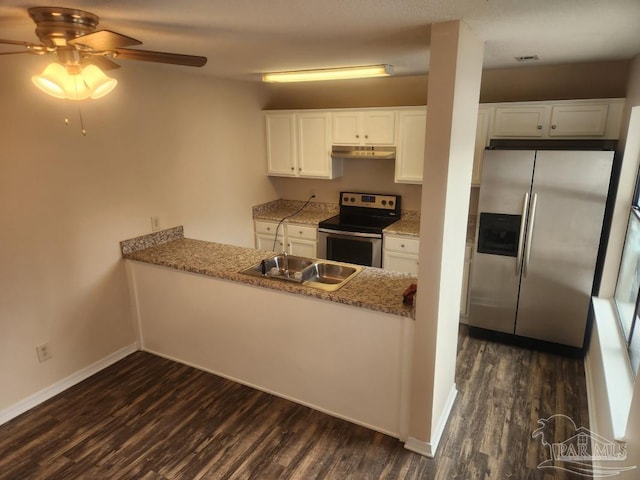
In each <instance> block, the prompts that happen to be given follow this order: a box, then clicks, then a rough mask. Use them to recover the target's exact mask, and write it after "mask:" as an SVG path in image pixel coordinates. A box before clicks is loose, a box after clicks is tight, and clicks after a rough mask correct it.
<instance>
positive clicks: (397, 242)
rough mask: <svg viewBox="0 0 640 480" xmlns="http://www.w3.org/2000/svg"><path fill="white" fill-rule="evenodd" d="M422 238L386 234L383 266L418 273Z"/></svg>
mask: <svg viewBox="0 0 640 480" xmlns="http://www.w3.org/2000/svg"><path fill="white" fill-rule="evenodd" d="M419 248H420V240H419V239H417V238H415V237H408V236H403V235H387V234H385V235H384V242H383V250H382V268H384V269H385V270H392V271H394V272H404V273H411V274H413V275H417V273H418V249H419Z"/></svg>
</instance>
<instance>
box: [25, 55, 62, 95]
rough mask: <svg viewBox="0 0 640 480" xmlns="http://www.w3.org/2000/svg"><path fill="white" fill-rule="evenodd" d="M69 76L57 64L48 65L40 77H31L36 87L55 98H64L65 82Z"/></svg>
mask: <svg viewBox="0 0 640 480" xmlns="http://www.w3.org/2000/svg"><path fill="white" fill-rule="evenodd" d="M68 75H69V74H68V73H67V69H66V68H64V67H63V66H62V65H60V64H59V63H50V64H49V65H47V67H46V68H45V69H44V70H43V72H42V73H41V74H40V75H34V76H33V77H31V81H32V82H33V83H34V85H35V86H36V87H38V88H39V89H40V90H42V91H43V92H45V93H48V94H49V95H51V96H53V97H56V98H65V88H64V87H65V82H66V77H67V76H68Z"/></svg>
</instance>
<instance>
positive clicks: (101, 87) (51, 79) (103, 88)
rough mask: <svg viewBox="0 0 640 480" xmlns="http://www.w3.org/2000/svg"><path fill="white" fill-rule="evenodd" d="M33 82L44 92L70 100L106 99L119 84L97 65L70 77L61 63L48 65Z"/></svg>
mask: <svg viewBox="0 0 640 480" xmlns="http://www.w3.org/2000/svg"><path fill="white" fill-rule="evenodd" d="M31 80H32V81H33V83H34V84H35V85H36V86H37V87H38V88H39V89H40V90H42V91H43V92H45V93H47V94H49V95H51V96H53V97H56V98H67V99H69V100H85V99H87V98H89V97H91V98H100V97H104V96H105V95H106V94H108V93H109V92H110V91H111V90H113V89H114V88H115V86H116V85H117V84H118V81H117V80H116V79H114V78H110V77H108V76H106V75H105V74H104V73H103V72H102V70H100V69H99V68H98V67H97V66H95V65H88V66H87V67H85V68H83V69H82V72H80V73H78V74H75V75H70V74H69V72H68V71H67V69H66V68H65V67H64V66H63V65H61V64H59V63H51V64H49V65H47V67H46V68H45V69H44V71H43V72H42V73H41V74H40V75H34V76H33V77H31Z"/></svg>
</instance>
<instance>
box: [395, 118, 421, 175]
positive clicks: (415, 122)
mask: <svg viewBox="0 0 640 480" xmlns="http://www.w3.org/2000/svg"><path fill="white" fill-rule="evenodd" d="M426 126H427V109H426V108H422V109H420V110H407V111H402V112H398V150H397V152H396V171H395V181H396V183H422V170H423V166H424V147H425V132H426Z"/></svg>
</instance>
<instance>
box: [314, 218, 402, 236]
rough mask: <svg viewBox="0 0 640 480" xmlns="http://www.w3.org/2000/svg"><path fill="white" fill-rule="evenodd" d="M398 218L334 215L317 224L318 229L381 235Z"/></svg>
mask: <svg viewBox="0 0 640 480" xmlns="http://www.w3.org/2000/svg"><path fill="white" fill-rule="evenodd" d="M398 220H399V218H388V217H387V218H383V217H372V216H365V215H348V214H347V215H336V216H335V217H331V218H327V219H326V220H323V221H322V222H320V223H319V224H318V227H319V228H330V229H332V230H342V231H344V232H362V233H382V230H383V229H385V228H386V227H388V226H389V225H391V224H392V223H394V222H397V221H398Z"/></svg>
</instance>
